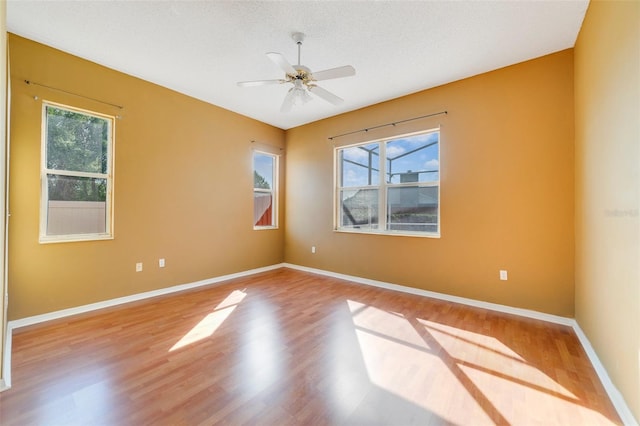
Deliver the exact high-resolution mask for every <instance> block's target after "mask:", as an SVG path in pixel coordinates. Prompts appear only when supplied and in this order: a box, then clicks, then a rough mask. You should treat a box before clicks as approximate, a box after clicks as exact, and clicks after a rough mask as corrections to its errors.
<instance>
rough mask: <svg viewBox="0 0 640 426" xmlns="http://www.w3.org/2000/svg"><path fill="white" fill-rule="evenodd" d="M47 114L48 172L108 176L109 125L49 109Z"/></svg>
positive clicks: (53, 108)
mask: <svg viewBox="0 0 640 426" xmlns="http://www.w3.org/2000/svg"><path fill="white" fill-rule="evenodd" d="M46 111H47V168H49V169H54V170H68V171H76V172H89V173H107V148H108V144H109V127H110V121H109V120H106V119H104V118H100V117H94V116H91V115H86V114H81V113H77V112H73V111H69V110H65V109H61V108H55V107H51V106H47V107H46Z"/></svg>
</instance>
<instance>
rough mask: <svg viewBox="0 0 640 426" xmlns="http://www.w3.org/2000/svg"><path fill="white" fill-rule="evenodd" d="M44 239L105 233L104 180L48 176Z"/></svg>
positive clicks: (105, 190) (105, 188) (105, 183)
mask: <svg viewBox="0 0 640 426" xmlns="http://www.w3.org/2000/svg"><path fill="white" fill-rule="evenodd" d="M47 183H48V186H49V199H48V200H47V235H70V234H101V233H104V232H106V223H107V209H106V194H107V181H106V179H95V178H83V177H69V176H57V175H48V176H47Z"/></svg>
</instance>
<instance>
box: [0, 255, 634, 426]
mask: <svg viewBox="0 0 640 426" xmlns="http://www.w3.org/2000/svg"><path fill="white" fill-rule="evenodd" d="M280 268H289V269H295V270H298V271H303V272H308V273H312V274H317V275H323V276H327V277H332V278H337V279H340V280H345V281H350V282H353V283H356V284H364V285H369V286H374V287H379V288H384V289H388V290H393V291H399V292H403V293H409V294H414V295H417V296H423V297H430V298H433V299H439V300H444V301H448V302H453V303H460V304H463V305H467V306H474V307H477V308H483V309H488V310H492V311H496V312H502V313H506V314H511V315H517V316H520V317H526V318H532V319H537V320H541V321H547V322H551V323H555V324H561V325H565V326H568V327H571V328H573V330H574V331H575V333H576V336H577V337H578V340H579V341H580V344H581V345H582V347H583V348H584V350H585V352H586V354H587V356H588V358H589V360H590V361H591V364H592V365H593V368H594V369H595V371H596V374H597V375H598V377H599V379H600V381H601V382H602V385H603V386H604V388H605V390H606V392H607V395H608V396H609V398H610V399H611V402H612V403H613V405H614V407H615V408H616V410H617V412H618V415H619V416H620V418H621V420H622V422H623V423H624V424H625V425H629V426H638V422H637V421H636V419H635V418H634V416H633V414H632V413H631V410H630V409H629V407H628V406H627V403H626V402H625V400H624V398H623V397H622V395H621V394H620V392H619V391H618V389H617V388H616V387H615V385H614V384H613V382H612V381H611V378H610V377H609V375H608V374H607V371H606V370H605V368H604V366H603V365H602V363H601V362H600V359H599V358H598V356H597V354H596V352H595V350H594V349H593V347H592V346H591V343H590V342H589V339H588V338H587V336H586V335H585V334H584V332H583V331H582V329H581V328H580V326H579V325H578V323H577V322H576V320H575V319H573V318H566V317H561V316H558V315H551V314H546V313H543V312H537V311H532V310H529V309H522V308H514V307H511V306H506V305H500V304H496V303H489V302H483V301H480V300H474V299H467V298H465V297H459V296H452V295H448V294H444V293H437V292H433V291H428V290H422V289H418V288H413V287H406V286H402V285H398V284H392V283H387V282H383V281H376V280H372V279H368V278H361V277H356V276H352V275H346V274H340V273H337V272H331V271H326V270H322V269H316V268H310V267H307V266H301V265H295V264H291V263H280V264H275V265H271V266H266V267H263V268H256V269H250V270H248V271H244V272H238V273H234V274H229V275H222V276H219V277H215V278H209V279H206V280H201V281H196V282H192V283H187V284H180V285H176V286H172V287H167V288H163V289H158V290H153V291H148V292H144V293H138V294H134V295H130V296H125V297H119V298H116V299H110V300H105V301H103V302H97V303H91V304H89V305H83V306H78V307H75V308H69V309H63V310H60V311H55V312H50V313H46V314H42V315H35V316H32V317H27V318H22V319H18V320H13V321H9V323H8V327H7V333H6V338H7V341H6V345H5V349H6V353H5V357H4V365H3V367H4V370H3V371H4V372H5V377H4V379H5V383H0V391H2V390H5V389H8V388H9V387H11V337H12V331H13V329H17V328H20V327H26V326H30V325H34V324H38V323H42V322H46V321H51V320H55V319H61V318H65V317H69V316H73V315H77V314H81V313H87V312H91V311H97V310H99V309H104V308H108V307H113V306H117V305H123V304H125V303H130V302H135V301H139V300H144V299H150V298H153V297H157V296H162V295H166V294H171V293H177V292H180V291H184V290H189V289H193V288H197V287H203V286H207V285H212V284H220V283H223V282H225V281H229V280H232V279H235V278H242V277H247V276H250V275H255V274H258V273H261V272H267V271H272V270H275V269H280Z"/></svg>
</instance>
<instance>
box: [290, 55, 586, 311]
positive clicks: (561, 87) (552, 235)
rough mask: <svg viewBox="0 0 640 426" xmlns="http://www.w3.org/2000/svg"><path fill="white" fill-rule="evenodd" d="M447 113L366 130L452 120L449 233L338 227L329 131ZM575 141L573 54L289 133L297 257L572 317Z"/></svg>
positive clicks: (447, 169)
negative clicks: (357, 231)
mask: <svg viewBox="0 0 640 426" xmlns="http://www.w3.org/2000/svg"><path fill="white" fill-rule="evenodd" d="M441 110H447V111H448V112H449V113H448V115H447V116H444V117H443V116H440V117H436V118H433V119H426V120H420V121H415V122H412V123H411V124H406V125H400V126H397V127H395V128H390V127H387V128H384V129H381V130H376V131H370V132H368V133H366V136H364V137H366V138H375V137H380V136H388V135H389V134H390V132H392V131H395V132H397V133H403V132H409V131H415V130H417V129H420V128H430V127H433V126H437V125H438V124H440V125H441V126H442V130H441V168H442V169H441V170H442V172H441V224H442V228H441V231H442V232H441V235H442V237H441V238H440V239H432V238H419V237H397V236H381V235H354V234H346V233H337V232H334V231H332V227H333V221H332V218H333V193H334V191H333V170H334V166H333V150H334V148H333V143H332V142H331V141H329V140H328V139H327V138H328V137H329V136H333V135H338V134H342V133H346V132H350V131H354V130H357V129H361V128H365V127H372V126H376V125H380V124H384V123H388V122H391V121H399V120H403V119H408V118H411V117H416V116H421V115H425V114H429V113H433V112H437V111H441ZM362 138H363V136H360V139H362ZM573 139H574V129H573V51H572V50H566V51H562V52H559V53H556V54H553V55H549V56H545V57H542V58H539V59H535V60H532V61H528V62H525V63H522V64H518V65H515V66H511V67H507V68H504V69H500V70H497V71H494V72H490V73H486V74H482V75H479V76H476V77H472V78H469V79H466V80H462V81H458V82H455V83H451V84H448V85H445V86H441V87H437V88H434V89H430V90H426V91H423V92H420V93H416V94H414V95H411V96H406V97H402V98H399V99H395V100H392V101H389V102H385V103H382V104H378V105H374V106H371V107H368V108H364V109H362V110H358V111H354V112H350V113H347V114H344V115H341V116H337V117H333V118H329V119H325V120H322V121H319V122H315V123H311V124H308V125H305V126H301V127H298V128H294V129H291V130H288V131H287V160H288V161H287V179H288V183H287V199H286V210H287V224H286V227H287V233H286V240H285V259H286V261H287V262H290V263H294V264H298V265H304V266H309V267H314V268H320V269H324V270H330V271H334V272H339V273H345V274H350V275H356V276H360V277H366V278H371V279H376V280H381V281H386V282H391V283H396V284H401V285H406V286H412V287H416V288H421V289H426V290H432V291H437V292H442V293H446V294H452V295H458V296H464V297H469V298H472V299H478V300H484V301H489V302H494V303H501V304H506V305H510V306H515V307H521V308H528V309H533V310H536V311H542V312H547V313H552V314H557V315H563V316H569V317H571V316H573V307H574V287H573V285H574V259H573V257H574V245H573V241H574V229H573V216H574V209H573V206H574V204H573V203H574V187H573V176H574V169H573V161H574V157H573V155H574V152H573ZM355 141H356V139H355V138H351V139H346V138H341V139H340V140H338V141H337V142H338V143H341V144H343V143H353V142H355ZM311 246H316V247H317V252H316V254H312V253H311ZM500 269H506V270H508V273H509V280H508V281H506V282H504V281H500V280H499V274H498V271H499V270H500Z"/></svg>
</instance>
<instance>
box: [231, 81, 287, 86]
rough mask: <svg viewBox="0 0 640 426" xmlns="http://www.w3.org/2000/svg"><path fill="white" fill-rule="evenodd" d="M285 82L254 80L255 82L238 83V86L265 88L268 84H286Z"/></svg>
mask: <svg viewBox="0 0 640 426" xmlns="http://www.w3.org/2000/svg"><path fill="white" fill-rule="evenodd" d="M286 82H287V80H255V81H239V82H238V86H240V87H254V86H267V85H270V84H282V83H286Z"/></svg>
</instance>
